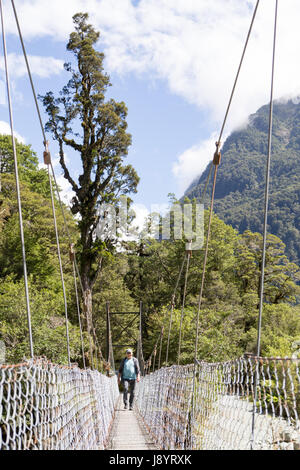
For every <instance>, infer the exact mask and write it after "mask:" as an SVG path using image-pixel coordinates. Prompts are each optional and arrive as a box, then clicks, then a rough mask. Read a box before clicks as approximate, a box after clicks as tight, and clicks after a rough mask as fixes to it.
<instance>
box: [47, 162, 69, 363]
mask: <svg viewBox="0 0 300 470" xmlns="http://www.w3.org/2000/svg"><path fill="white" fill-rule="evenodd" d="M48 177H49V186H50V195H51V205H52V214H53V222H54V231H55V238H56V247H57V256H58V263H59V271H60V279H61V284H62V291H63V297H64V308H65V323H66V338H67V354H68V363H69V366H70V365H71V355H70V337H69V325H68V321H69V320H68V303H67V295H66V289H65V281H64V273H63V268H62V261H61V252H60V243H59V236H58V229H57V220H56V213H55V204H54V196H53V189H52V181H51V176H50V170H49V165H48Z"/></svg>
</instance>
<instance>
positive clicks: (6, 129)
mask: <svg viewBox="0 0 300 470" xmlns="http://www.w3.org/2000/svg"><path fill="white" fill-rule="evenodd" d="M0 134H4V135H11V129H10V125H9V124H8V123H7V122H5V121H0ZM14 134H15V137H16V138H17V139H18V141H19V142H21V143H22V144H25V138H24V137H22V136H21V135H20V134H19V133H18V132H16V131H14Z"/></svg>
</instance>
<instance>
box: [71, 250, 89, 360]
mask: <svg viewBox="0 0 300 470" xmlns="http://www.w3.org/2000/svg"><path fill="white" fill-rule="evenodd" d="M70 262H71V264H72V267H73V279H74V289H75V297H76V307H77V315H78V324H79V331H80V342H81V353H82V361H83V367H84V369H86V363H85V355H84V341H83V335H82V326H81V312H80V306H79V297H78V289H77V280H76V267H75V252H74V246H73V244H71V245H70Z"/></svg>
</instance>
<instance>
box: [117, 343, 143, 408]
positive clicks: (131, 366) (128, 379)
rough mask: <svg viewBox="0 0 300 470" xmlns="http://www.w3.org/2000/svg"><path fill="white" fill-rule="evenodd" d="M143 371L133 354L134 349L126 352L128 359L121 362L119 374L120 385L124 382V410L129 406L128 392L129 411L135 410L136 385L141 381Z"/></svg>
mask: <svg viewBox="0 0 300 470" xmlns="http://www.w3.org/2000/svg"><path fill="white" fill-rule="evenodd" d="M140 377H141V371H140V366H139V361H138V360H137V358H136V357H134V356H133V354H132V349H127V350H126V357H124V359H123V360H122V362H121V365H120V368H119V374H118V383H119V384H120V383H121V382H122V385H123V388H124V392H123V400H124V409H125V410H126V409H127V406H128V391H129V393H130V396H129V409H130V410H132V409H133V400H134V389H135V383H136V382H139V381H140Z"/></svg>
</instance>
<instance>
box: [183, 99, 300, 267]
mask: <svg viewBox="0 0 300 470" xmlns="http://www.w3.org/2000/svg"><path fill="white" fill-rule="evenodd" d="M268 113H269V107H268V106H263V107H261V108H260V109H259V110H258V111H257V112H256V113H255V114H253V115H251V116H250V118H249V123H248V125H247V126H246V127H245V128H243V129H239V130H236V131H234V132H232V134H231V135H230V136H229V137H228V138H227V140H226V141H225V143H224V145H223V149H222V162H221V165H220V168H219V171H218V183H217V187H216V195H215V197H216V199H215V206H214V209H215V212H216V214H217V215H218V216H219V217H220V218H221V219H222V220H224V222H226V223H228V224H230V225H232V226H233V227H234V228H236V229H237V230H238V231H239V232H240V233H243V232H244V231H245V230H252V231H254V232H255V231H257V232H260V233H262V224H263V204H264V190H265V187H264V185H265V172H266V155H267V145H268V138H267V133H268V125H269V124H268V122H269V115H268ZM299 169H300V103H299V101H298V100H294V101H292V100H290V101H287V102H280V101H278V102H275V103H274V118H273V134H272V163H271V172H270V178H271V179H270V203H269V216H268V230H269V232H270V233H273V234H274V235H277V236H278V237H280V238H281V239H282V241H283V242H284V243H285V245H286V253H287V255H288V257H289V258H290V259H291V260H293V261H295V262H296V263H298V264H299V261H300V176H299V175H300V171H299ZM208 171H209V169H208V168H207V169H206V170H205V172H204V173H203V174H202V175H201V177H200V178H199V177H198V178H197V179H196V180H195V181H194V182H193V183H192V185H191V186H190V188H188V190H187V191H186V195H187V196H188V197H189V198H191V199H192V198H194V197H195V198H197V199H199V198H200V195H201V193H202V191H203V188H204V185H205V181H206V178H207V174H208ZM208 193H209V191H208Z"/></svg>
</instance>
